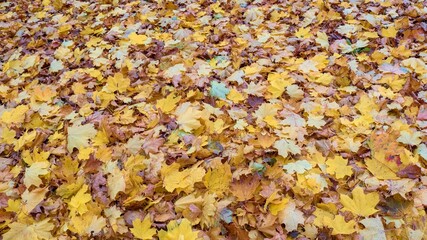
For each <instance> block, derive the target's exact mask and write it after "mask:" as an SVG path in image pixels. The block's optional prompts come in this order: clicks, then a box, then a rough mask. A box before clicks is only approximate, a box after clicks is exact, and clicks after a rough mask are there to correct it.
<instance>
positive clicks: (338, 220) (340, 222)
mask: <svg viewBox="0 0 427 240" xmlns="http://www.w3.org/2000/svg"><path fill="white" fill-rule="evenodd" d="M327 226H328V227H330V228H332V235H338V234H352V233H354V232H355V231H356V229H354V227H355V226H356V222H355V221H354V220H350V221H348V222H346V221H345V220H344V217H343V216H341V215H336V216H335V218H334V220H330V219H328V220H327Z"/></svg>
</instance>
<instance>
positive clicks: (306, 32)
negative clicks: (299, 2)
mask: <svg viewBox="0 0 427 240" xmlns="http://www.w3.org/2000/svg"><path fill="white" fill-rule="evenodd" d="M310 30H311V29H310V28H309V27H307V28H300V29H298V31H296V32H295V36H296V37H297V38H310V37H312V36H313V34H311V33H310Z"/></svg>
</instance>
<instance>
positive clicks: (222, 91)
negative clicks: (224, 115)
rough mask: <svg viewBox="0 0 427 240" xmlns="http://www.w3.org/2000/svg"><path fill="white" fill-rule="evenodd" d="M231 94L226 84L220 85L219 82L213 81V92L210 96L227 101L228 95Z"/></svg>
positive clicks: (211, 91)
mask: <svg viewBox="0 0 427 240" xmlns="http://www.w3.org/2000/svg"><path fill="white" fill-rule="evenodd" d="M229 92H230V90H229V89H228V88H227V87H226V86H225V84H224V83H220V82H217V81H211V90H210V95H211V96H213V97H217V98H221V99H225V98H226V95H227V94H228V93H229Z"/></svg>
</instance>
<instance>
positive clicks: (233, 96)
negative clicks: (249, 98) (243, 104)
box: [227, 88, 245, 103]
mask: <svg viewBox="0 0 427 240" xmlns="http://www.w3.org/2000/svg"><path fill="white" fill-rule="evenodd" d="M227 98H228V99H230V100H231V101H233V102H234V103H238V102H240V101H243V100H245V98H244V97H243V95H242V94H241V93H240V92H239V91H237V90H236V89H234V88H232V89H231V90H230V92H229V93H228V95H227Z"/></svg>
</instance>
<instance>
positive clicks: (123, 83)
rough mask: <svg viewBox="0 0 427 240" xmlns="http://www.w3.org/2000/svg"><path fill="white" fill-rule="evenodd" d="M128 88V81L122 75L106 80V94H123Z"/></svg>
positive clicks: (118, 74)
mask: <svg viewBox="0 0 427 240" xmlns="http://www.w3.org/2000/svg"><path fill="white" fill-rule="evenodd" d="M129 86H130V79H129V78H127V77H125V76H123V74H122V73H116V74H114V76H110V77H108V79H107V85H106V86H105V87H106V89H107V90H108V92H110V93H112V92H115V91H118V92H120V93H123V92H125V91H126V90H127V88H128V87H129Z"/></svg>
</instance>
